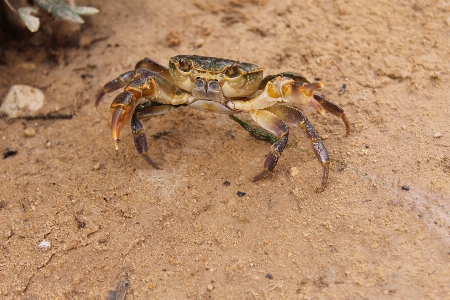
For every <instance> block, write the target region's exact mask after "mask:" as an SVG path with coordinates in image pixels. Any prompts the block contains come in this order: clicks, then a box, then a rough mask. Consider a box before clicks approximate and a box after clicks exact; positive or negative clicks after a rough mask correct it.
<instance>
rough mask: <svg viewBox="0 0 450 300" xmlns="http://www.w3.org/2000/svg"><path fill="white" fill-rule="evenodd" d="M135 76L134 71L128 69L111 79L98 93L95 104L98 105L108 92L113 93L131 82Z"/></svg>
mask: <svg viewBox="0 0 450 300" xmlns="http://www.w3.org/2000/svg"><path fill="white" fill-rule="evenodd" d="M133 78H134V71H128V72H125V73H123V74H122V75H119V77H117V78H116V79H113V80H111V81H110V82H108V83H107V84H105V85H104V86H103V87H102V88H101V89H100V90H99V91H98V93H97V99H96V100H95V106H98V104H99V103H100V101H101V100H102V98H103V96H105V95H106V94H109V93H112V92H114V91H115V90H118V89H120V88H121V87H124V86H126V85H127V84H128V83H130V82H131V80H133Z"/></svg>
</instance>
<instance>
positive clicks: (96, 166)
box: [92, 163, 100, 171]
mask: <svg viewBox="0 0 450 300" xmlns="http://www.w3.org/2000/svg"><path fill="white" fill-rule="evenodd" d="M99 169H100V163H96V164H95V165H94V166H93V167H92V170H94V171H97V170H99Z"/></svg>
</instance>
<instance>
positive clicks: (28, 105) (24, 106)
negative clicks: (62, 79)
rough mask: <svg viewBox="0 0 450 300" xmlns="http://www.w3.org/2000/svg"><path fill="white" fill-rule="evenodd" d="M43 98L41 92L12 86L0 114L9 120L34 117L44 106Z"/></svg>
mask: <svg viewBox="0 0 450 300" xmlns="http://www.w3.org/2000/svg"><path fill="white" fill-rule="evenodd" d="M44 100H45V96H44V93H42V91H41V90H39V89H37V88H34V87H31V86H28V85H13V86H12V87H11V88H10V90H9V92H8V94H7V95H6V97H5V99H4V100H3V102H2V106H1V107H0V112H3V113H5V114H7V115H8V117H9V118H20V117H29V116H34V115H35V113H36V112H37V111H38V110H39V109H40V108H41V107H42V106H43V105H44Z"/></svg>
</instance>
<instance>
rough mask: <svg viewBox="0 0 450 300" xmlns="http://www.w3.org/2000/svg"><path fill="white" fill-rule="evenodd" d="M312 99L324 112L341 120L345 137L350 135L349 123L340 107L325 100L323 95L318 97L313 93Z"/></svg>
mask: <svg viewBox="0 0 450 300" xmlns="http://www.w3.org/2000/svg"><path fill="white" fill-rule="evenodd" d="M313 96H314V99H315V100H316V101H317V102H319V103H320V105H321V106H322V107H323V109H325V110H326V111H328V112H330V113H331V114H333V115H335V116H336V117H339V118H341V119H342V121H343V122H344V124H345V131H346V135H349V133H350V122H349V121H348V119H347V116H346V115H345V112H344V110H343V109H342V107H340V106H339V105H337V104H336V103H333V102H331V101H330V100H328V99H326V98H325V97H324V96H323V95H319V94H316V93H314V95H313Z"/></svg>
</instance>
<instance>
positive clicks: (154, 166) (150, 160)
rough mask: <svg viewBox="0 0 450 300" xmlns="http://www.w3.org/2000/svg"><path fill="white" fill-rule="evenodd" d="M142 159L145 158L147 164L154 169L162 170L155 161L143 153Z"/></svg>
mask: <svg viewBox="0 0 450 300" xmlns="http://www.w3.org/2000/svg"><path fill="white" fill-rule="evenodd" d="M144 159H145V160H146V161H147V162H148V164H149V165H151V166H152V167H153V168H155V169H157V170H162V168H161V167H160V166H159V165H158V164H157V163H155V162H154V161H153V160H152V159H151V158H150V156H148V155H146V154H144Z"/></svg>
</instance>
